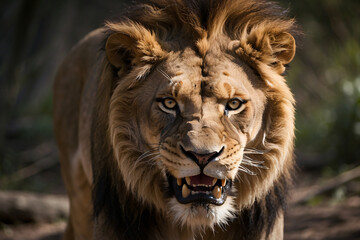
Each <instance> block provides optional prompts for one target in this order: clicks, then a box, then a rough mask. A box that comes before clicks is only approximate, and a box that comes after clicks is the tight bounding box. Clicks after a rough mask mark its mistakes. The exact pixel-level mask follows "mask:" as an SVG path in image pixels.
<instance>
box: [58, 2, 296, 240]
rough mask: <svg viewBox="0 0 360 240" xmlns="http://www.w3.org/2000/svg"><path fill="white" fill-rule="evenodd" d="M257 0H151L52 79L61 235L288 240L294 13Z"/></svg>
mask: <svg viewBox="0 0 360 240" xmlns="http://www.w3.org/2000/svg"><path fill="white" fill-rule="evenodd" d="M285 14H286V11H284V10H283V9H282V8H281V7H279V6H278V5H277V4H275V3H273V2H266V1H260V0H206V1H201V0H199V1H195V0H192V1H191V0H171V1H165V0H152V1H149V2H147V3H142V4H139V5H136V6H135V7H132V8H131V10H130V11H128V12H127V13H126V14H124V15H122V16H121V17H120V18H119V19H117V20H114V21H108V22H106V24H105V25H104V27H102V28H100V29H97V30H95V31H93V32H91V33H90V34H89V35H87V36H86V37H85V38H84V39H83V40H81V41H80V42H79V43H78V44H77V45H76V46H75V47H74V48H73V49H72V50H71V52H70V54H69V55H68V56H67V57H66V58H65V60H64V61H63V63H62V65H61V66H60V68H59V70H58V73H57V76H56V79H55V83H54V126H55V134H56V139H57V143H58V147H59V158H60V161H61V168H62V175H63V179H64V182H65V185H66V189H67V192H68V195H69V199H70V216H69V219H68V224H67V229H66V231H65V236H64V238H65V239H252V240H253V239H276V240H279V239H283V231H284V227H283V225H284V208H285V205H286V196H287V192H288V186H289V184H291V179H292V174H293V168H294V160H293V148H294V108H295V107H294V106H295V101H294V98H293V95H292V93H291V91H290V89H289V87H288V86H287V84H286V81H285V72H286V69H287V66H288V64H289V63H290V62H291V61H292V60H293V58H294V55H295V50H296V41H297V40H295V39H297V37H298V36H299V35H300V33H299V30H298V27H297V24H296V23H295V20H294V19H292V18H289V17H287V16H286V15H285Z"/></svg>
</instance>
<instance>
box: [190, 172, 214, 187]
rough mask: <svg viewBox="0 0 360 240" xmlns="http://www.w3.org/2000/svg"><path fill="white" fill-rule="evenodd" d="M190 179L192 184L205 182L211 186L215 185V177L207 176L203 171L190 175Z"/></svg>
mask: <svg viewBox="0 0 360 240" xmlns="http://www.w3.org/2000/svg"><path fill="white" fill-rule="evenodd" d="M190 179H191V185H198V184H203V185H210V186H211V185H213V184H212V182H213V179H214V178H213V177H209V176H206V175H205V174H203V173H200V174H199V175H196V176H192V177H190Z"/></svg>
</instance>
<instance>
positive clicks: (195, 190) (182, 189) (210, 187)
mask: <svg viewBox="0 0 360 240" xmlns="http://www.w3.org/2000/svg"><path fill="white" fill-rule="evenodd" d="M169 181H170V186H171V188H172V189H173V191H174V194H175V197H176V199H177V200H178V201H179V202H180V203H183V204H185V203H193V202H201V203H212V204H215V205H222V204H223V203H224V202H225V200H226V197H227V192H228V191H229V190H230V188H231V184H232V183H231V181H230V180H226V179H217V178H213V177H210V176H207V175H205V174H203V173H200V174H199V175H196V176H189V177H185V178H174V177H173V176H171V175H169Z"/></svg>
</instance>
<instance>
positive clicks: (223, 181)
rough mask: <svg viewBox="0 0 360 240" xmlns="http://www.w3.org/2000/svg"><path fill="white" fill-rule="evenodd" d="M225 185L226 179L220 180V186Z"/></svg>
mask: <svg viewBox="0 0 360 240" xmlns="http://www.w3.org/2000/svg"><path fill="white" fill-rule="evenodd" d="M225 185H226V179H221V186H223V187H225Z"/></svg>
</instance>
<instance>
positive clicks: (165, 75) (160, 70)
mask: <svg viewBox="0 0 360 240" xmlns="http://www.w3.org/2000/svg"><path fill="white" fill-rule="evenodd" d="M156 70H157V71H158V72H159V73H161V75H163V76H164V77H165V78H166V79H167V80H169V81H170V82H172V79H171V78H170V76H169V75H168V74H167V73H166V72H164V71H163V70H162V69H159V68H157V69H156Z"/></svg>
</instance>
